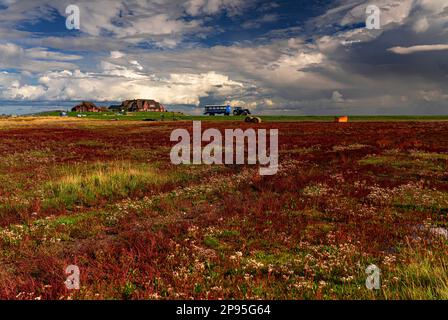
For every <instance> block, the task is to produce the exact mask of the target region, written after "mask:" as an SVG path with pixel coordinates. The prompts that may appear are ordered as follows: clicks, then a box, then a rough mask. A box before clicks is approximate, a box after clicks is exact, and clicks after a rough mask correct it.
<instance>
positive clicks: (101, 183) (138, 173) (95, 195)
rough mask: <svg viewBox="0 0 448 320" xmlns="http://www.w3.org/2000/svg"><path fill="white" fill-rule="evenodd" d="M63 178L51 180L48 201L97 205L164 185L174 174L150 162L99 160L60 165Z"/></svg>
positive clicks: (64, 203) (48, 185)
mask: <svg viewBox="0 0 448 320" xmlns="http://www.w3.org/2000/svg"><path fill="white" fill-rule="evenodd" d="M60 170H61V171H62V173H63V174H62V175H61V177H60V178H59V179H57V180H55V181H52V182H49V183H48V184H47V189H48V193H49V199H48V200H47V201H46V202H47V204H48V205H51V204H53V205H54V204H63V205H64V206H66V207H67V208H70V207H72V206H73V205H94V204H95V203H96V202H97V201H98V200H100V199H107V200H113V199H119V198H124V197H127V196H129V195H130V194H131V193H132V192H135V191H145V190H147V189H148V188H150V187H151V186H157V185H163V184H164V183H167V182H169V181H172V180H173V176H172V175H169V174H166V173H161V172H159V171H157V169H155V168H153V167H152V166H150V165H147V164H132V163H130V162H111V163H97V164H94V165H93V166H91V167H87V168H86V167H85V166H79V167H76V166H70V167H64V168H62V169H60Z"/></svg>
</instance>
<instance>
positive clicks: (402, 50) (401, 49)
mask: <svg viewBox="0 0 448 320" xmlns="http://www.w3.org/2000/svg"><path fill="white" fill-rule="evenodd" d="M388 50H389V51H391V52H393V53H396V54H411V53H416V52H428V51H440V50H448V44H430V45H420V46H412V47H393V48H390V49H388Z"/></svg>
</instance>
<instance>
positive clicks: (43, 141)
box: [0, 114, 448, 300]
mask: <svg viewBox="0 0 448 320" xmlns="http://www.w3.org/2000/svg"><path fill="white" fill-rule="evenodd" d="M140 116H141V117H142V118H141V119H140V120H142V119H143V118H150V117H153V116H154V115H150V114H146V115H140ZM91 117H92V118H97V119H96V121H92V120H93V119H89V117H87V118H81V119H78V118H76V117H74V118H71V117H68V118H62V117H37V118H33V117H25V118H16V119H7V120H0V265H1V266H2V268H1V271H0V298H2V299H30V300H33V299H192V298H194V299H221V298H224V299H448V277H447V274H448V273H447V271H448V258H447V257H448V255H447V253H448V239H447V237H446V235H445V232H446V230H447V229H448V216H447V215H448V123H447V122H444V121H436V120H446V119H445V118H443V119H440V118H439V119H436V118H431V119H424V120H431V121H404V120H415V119H412V118H409V119H395V120H402V121H385V122H382V121H379V120H384V119H379V118H371V119H370V120H372V121H366V122H362V121H361V122H353V123H348V124H337V123H330V122H325V121H332V117H331V118H325V119H321V118H319V119H320V120H321V121H320V122H319V121H313V122H306V121H305V122H297V121H293V120H297V119H292V118H288V121H279V122H276V121H274V120H283V118H278V117H277V118H275V119H272V120H273V121H269V120H270V118H264V120H265V121H264V123H262V124H257V125H253V124H244V123H243V122H242V121H237V120H239V119H238V118H236V117H231V118H228V119H227V120H228V121H226V122H223V121H207V122H204V123H203V129H206V128H211V127H213V128H218V129H220V130H223V129H225V128H243V129H244V128H249V127H256V128H266V129H269V128H276V129H278V130H279V153H280V168H279V172H278V173H277V175H274V176H260V175H259V174H258V168H257V167H254V166H230V165H229V166H224V165H223V166H206V165H197V166H174V165H172V164H171V162H170V159H169V152H170V148H171V146H172V142H170V141H169V137H170V133H171V131H172V130H173V129H176V128H191V122H190V121H177V122H173V121H164V122H143V121H137V122H136V121H110V120H109V119H108V120H103V119H104V118H106V116H99V115H91ZM111 117H112V116H111ZM123 117H125V116H123ZM176 117H178V119H177V120H182V118H181V115H176ZM446 118H447V119H448V117H446ZM126 119H127V118H126ZM193 119H202V118H193ZM208 119H209V118H208ZM120 120H121V119H120ZM131 120H139V119H131ZM165 120H167V119H165ZM184 120H186V119H184ZM188 120H192V118H188ZM217 120H221V119H217ZM301 120H310V119H304V118H301ZM313 120H318V118H316V119H313ZM322 120H323V121H322ZM354 120H356V119H354ZM363 120H366V119H363ZM390 120H392V119H390ZM372 263H374V264H376V265H377V266H378V267H379V268H380V269H381V289H380V290H378V291H370V290H367V289H366V287H365V280H366V274H365V269H366V267H367V266H368V265H369V264H372ZM71 264H76V265H78V266H79V267H80V270H81V289H80V290H78V291H70V290H68V289H67V288H66V287H65V285H64V281H65V279H66V277H67V276H66V275H65V274H64V270H65V267H66V266H67V265H71Z"/></svg>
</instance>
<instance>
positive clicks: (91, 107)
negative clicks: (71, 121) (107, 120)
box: [72, 101, 102, 112]
mask: <svg viewBox="0 0 448 320" xmlns="http://www.w3.org/2000/svg"><path fill="white" fill-rule="evenodd" d="M72 111H73V112H101V111H102V110H101V108H99V107H97V106H96V105H95V104H94V103H93V102H87V101H83V102H82V103H80V104H78V105H77V106H74V107H73V109H72Z"/></svg>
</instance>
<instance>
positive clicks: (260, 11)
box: [0, 0, 448, 115]
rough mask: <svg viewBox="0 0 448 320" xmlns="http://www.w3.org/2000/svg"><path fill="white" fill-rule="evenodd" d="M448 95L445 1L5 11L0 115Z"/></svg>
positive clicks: (0, 35) (201, 1)
mask: <svg viewBox="0 0 448 320" xmlns="http://www.w3.org/2000/svg"><path fill="white" fill-rule="evenodd" d="M69 5H76V6H77V7H78V8H79V30H77V29H69V28H67V25H66V22H67V18H69V19H70V14H71V13H72V12H68V13H67V12H66V9H67V7H68V6H69ZM369 5H375V6H376V7H377V8H378V9H379V11H378V12H379V17H380V19H379V21H378V22H379V26H378V27H379V29H369V28H367V26H368V24H369V23H366V21H371V20H369V19H371V18H372V16H371V14H372V13H373V12H371V11H367V8H368V6H369ZM70 21H71V20H70ZM447 83H448V1H447V0H370V1H365V0H346V1H340V0H333V1H332V0H316V1H305V0H294V1H287V0H276V1H264V0H97V1H82V0H78V1H77V0H0V113H15V112H17V113H20V112H22V111H23V112H25V111H26V112H30V111H34V110H35V111H40V110H44V109H45V110H48V109H51V108H69V107H70V106H72V105H73V102H74V101H81V100H89V101H95V102H97V103H98V104H100V105H101V104H104V105H107V104H108V103H110V102H120V101H122V100H126V99H135V98H142V99H155V100H157V101H160V102H161V103H163V104H165V105H166V106H167V107H168V108H169V109H170V110H180V111H185V112H188V113H191V114H198V113H201V112H202V109H201V107H202V106H204V105H205V104H215V103H217V104H221V103H227V102H228V103H231V104H232V105H233V106H242V107H246V108H249V109H251V110H252V111H253V112H254V113H257V114H278V115H282V114H284V115H292V114H294V115H323V114H331V115H334V114H359V115H365V114H448V85H447ZM21 110H22V111H21Z"/></svg>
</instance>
